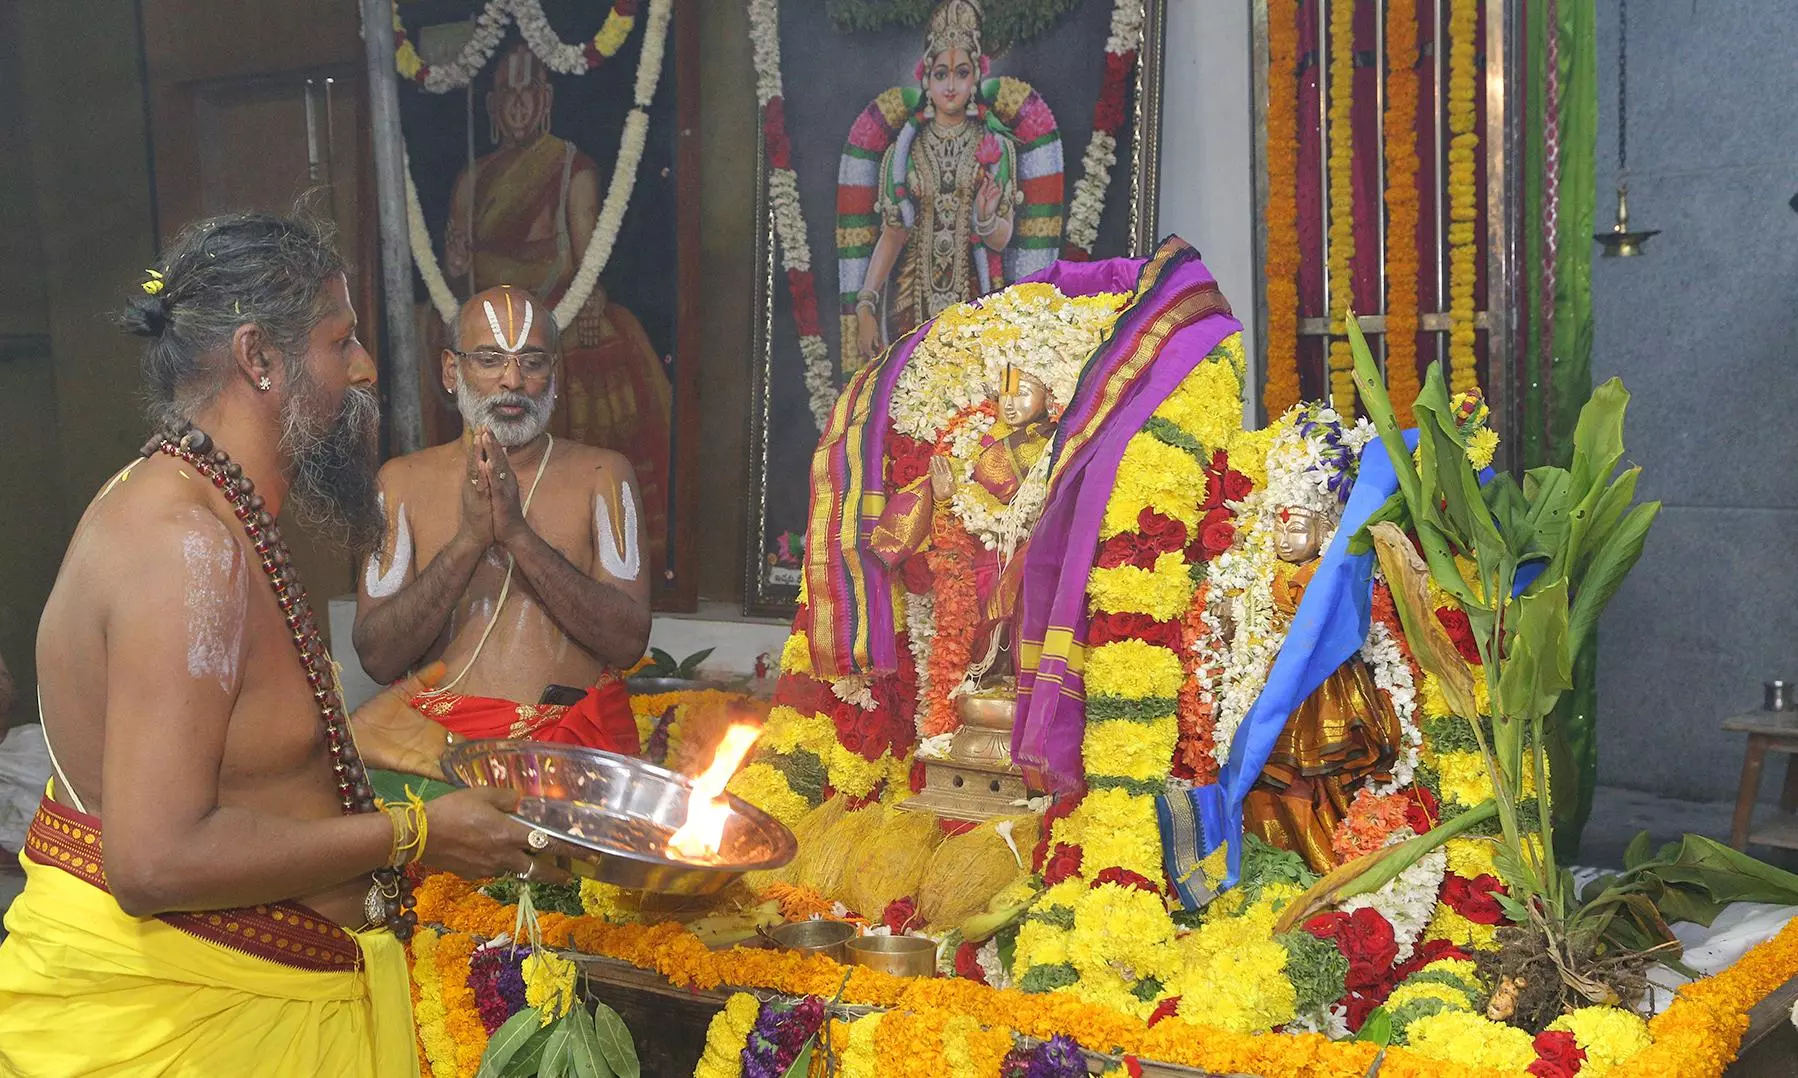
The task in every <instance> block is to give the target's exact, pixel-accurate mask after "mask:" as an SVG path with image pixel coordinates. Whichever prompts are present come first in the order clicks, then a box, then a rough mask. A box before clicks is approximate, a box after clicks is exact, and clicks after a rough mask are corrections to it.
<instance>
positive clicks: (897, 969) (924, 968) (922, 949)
mask: <svg viewBox="0 0 1798 1078" xmlns="http://www.w3.org/2000/svg"><path fill="white" fill-rule="evenodd" d="M849 961H850V962H852V963H854V964H855V965H858V966H867V967H868V968H869V969H874V970H879V971H880V972H882V973H890V974H892V975H893V976H895V977H932V976H935V975H936V944H935V943H934V942H932V941H930V940H927V939H925V938H924V937H922V936H863V937H861V938H860V939H852V940H850V941H849Z"/></svg>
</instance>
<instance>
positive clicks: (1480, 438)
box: [1467, 427, 1498, 468]
mask: <svg viewBox="0 0 1798 1078" xmlns="http://www.w3.org/2000/svg"><path fill="white" fill-rule="evenodd" d="M1497 452H1498V432H1497V431H1495V430H1493V429H1492V428H1491V427H1481V428H1480V429H1479V430H1476V431H1474V432H1473V436H1472V437H1470V438H1468V439H1467V461H1468V463H1470V464H1472V465H1473V466H1474V467H1475V468H1487V467H1490V466H1491V465H1492V455H1493V454H1494V453H1497Z"/></svg>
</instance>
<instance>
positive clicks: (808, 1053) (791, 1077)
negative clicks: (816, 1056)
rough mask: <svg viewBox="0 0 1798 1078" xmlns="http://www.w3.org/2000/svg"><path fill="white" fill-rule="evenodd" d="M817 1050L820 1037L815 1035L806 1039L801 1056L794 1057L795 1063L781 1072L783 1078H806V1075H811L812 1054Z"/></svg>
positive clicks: (801, 1048)
mask: <svg viewBox="0 0 1798 1078" xmlns="http://www.w3.org/2000/svg"><path fill="white" fill-rule="evenodd" d="M817 1048H818V1035H817V1034H815V1033H814V1034H812V1035H811V1036H810V1037H807V1038H806V1039H805V1043H804V1044H803V1045H801V1046H800V1048H799V1054H798V1055H796V1056H794V1057H793V1062H792V1063H791V1064H789V1065H788V1066H787V1069H786V1070H784V1071H782V1072H781V1078H805V1076H806V1075H808V1074H810V1073H811V1071H812V1053H813V1052H814V1051H816V1050H817Z"/></svg>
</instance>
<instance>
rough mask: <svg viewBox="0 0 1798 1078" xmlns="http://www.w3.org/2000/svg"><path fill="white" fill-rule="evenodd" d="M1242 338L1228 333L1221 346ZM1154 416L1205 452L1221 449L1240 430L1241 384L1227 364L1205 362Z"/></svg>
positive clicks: (1221, 361)
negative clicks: (1195, 440) (1187, 437)
mask: <svg viewBox="0 0 1798 1078" xmlns="http://www.w3.org/2000/svg"><path fill="white" fill-rule="evenodd" d="M1232 342H1233V343H1234V344H1235V345H1236V347H1237V349H1238V351H1239V352H1240V349H1241V337H1240V335H1237V334H1231V336H1230V338H1229V339H1228V340H1227V341H1226V343H1225V345H1224V347H1228V346H1229V344H1230V343H1232ZM1155 415H1156V416H1157V417H1159V418H1161V419H1165V420H1167V421H1168V422H1170V423H1172V424H1174V425H1175V426H1177V427H1179V428H1180V429H1181V430H1183V431H1185V432H1186V433H1187V434H1190V435H1192V436H1193V438H1195V439H1197V440H1198V443H1199V444H1200V445H1202V446H1204V447H1205V448H1206V449H1224V448H1226V447H1227V446H1229V444H1230V439H1232V438H1233V437H1235V436H1236V435H1237V434H1239V433H1241V431H1242V383H1240V382H1238V381H1237V379H1236V370H1235V368H1234V367H1232V366H1231V365H1230V363H1229V362H1228V361H1223V360H1208V361H1207V362H1204V363H1201V364H1199V365H1198V366H1197V367H1196V368H1194V369H1193V372H1192V373H1191V374H1189V375H1187V376H1186V380H1185V381H1183V382H1181V383H1180V385H1179V388H1177V389H1175V390H1174V391H1173V392H1172V393H1170V394H1168V398H1167V399H1166V400H1165V401H1162V402H1161V407H1159V408H1157V409H1155Z"/></svg>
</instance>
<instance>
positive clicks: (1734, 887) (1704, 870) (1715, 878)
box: [1570, 831, 1798, 960]
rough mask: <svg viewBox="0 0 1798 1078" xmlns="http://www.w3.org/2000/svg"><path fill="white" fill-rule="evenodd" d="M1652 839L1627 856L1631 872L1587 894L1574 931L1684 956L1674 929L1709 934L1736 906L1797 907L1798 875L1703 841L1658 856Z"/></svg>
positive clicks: (1639, 840) (1599, 882)
mask: <svg viewBox="0 0 1798 1078" xmlns="http://www.w3.org/2000/svg"><path fill="white" fill-rule="evenodd" d="M1648 846H1649V838H1648V833H1647V832H1646V831H1644V832H1642V833H1641V834H1639V835H1637V836H1636V838H1635V840H1634V841H1633V842H1631V843H1630V845H1629V849H1628V850H1626V851H1625V852H1624V857H1623V863H1624V870H1623V871H1622V872H1621V873H1617V874H1615V875H1609V876H1600V877H1599V878H1598V879H1596V880H1593V881H1592V882H1591V883H1589V884H1587V885H1586V887H1585V890H1584V891H1582V892H1581V896H1580V897H1581V899H1582V900H1583V905H1582V906H1581V907H1580V909H1579V910H1578V911H1577V912H1576V913H1574V915H1573V916H1572V917H1571V918H1570V922H1571V924H1570V931H1572V932H1579V933H1582V934H1587V935H1588V938H1597V939H1600V940H1602V941H1603V942H1604V943H1605V944H1606V945H1609V946H1612V947H1616V948H1619V949H1627V950H1647V949H1649V948H1650V947H1654V946H1664V945H1668V944H1672V945H1674V946H1670V947H1667V950H1666V952H1665V955H1664V957H1663V960H1666V958H1670V957H1674V956H1676V955H1677V954H1678V950H1677V943H1678V941H1677V938H1676V937H1675V936H1674V935H1673V931H1672V929H1671V928H1670V927H1669V926H1670V925H1672V924H1673V923H1675V922H1678V921H1691V922H1693V923H1695V924H1701V925H1704V926H1706V927H1707V928H1708V927H1709V926H1710V925H1711V923H1712V922H1713V921H1715V920H1716V919H1717V915H1718V914H1720V913H1722V912H1723V910H1724V909H1725V908H1727V907H1728V906H1729V904H1730V903H1732V902H1770V903H1774V904H1777V905H1782V906H1798V875H1794V874H1793V873H1790V872H1787V871H1785V870H1784V869H1782V868H1776V867H1774V866H1773V865H1769V864H1767V863H1766V862H1764V861H1761V860H1758V859H1756V858H1753V857H1750V856H1748V855H1747V854H1745V853H1743V852H1741V851H1740V850H1736V849H1732V848H1731V847H1729V846H1725V845H1724V844H1723V843H1721V842H1718V841H1717V840H1715V839H1710V838H1705V837H1704V836H1703V835H1682V836H1681V837H1680V839H1679V841H1677V842H1670V843H1668V844H1667V845H1665V846H1663V847H1661V849H1660V850H1659V851H1658V852H1657V853H1655V854H1653V855H1652V856H1651V855H1650V854H1649V853H1648Z"/></svg>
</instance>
